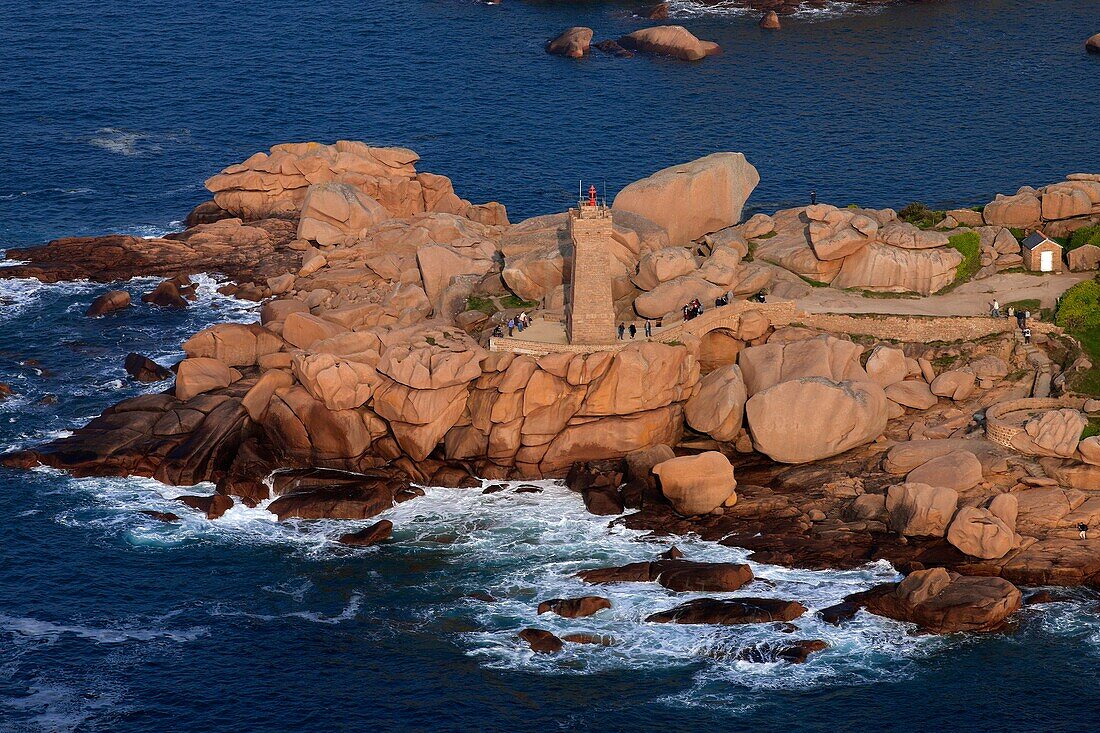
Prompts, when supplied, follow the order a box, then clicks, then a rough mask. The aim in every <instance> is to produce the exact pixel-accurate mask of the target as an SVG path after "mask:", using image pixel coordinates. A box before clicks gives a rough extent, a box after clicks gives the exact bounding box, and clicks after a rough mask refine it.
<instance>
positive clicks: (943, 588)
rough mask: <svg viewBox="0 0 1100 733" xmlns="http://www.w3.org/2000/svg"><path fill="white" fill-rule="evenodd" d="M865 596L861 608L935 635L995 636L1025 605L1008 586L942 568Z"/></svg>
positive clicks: (993, 579)
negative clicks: (981, 633)
mask: <svg viewBox="0 0 1100 733" xmlns="http://www.w3.org/2000/svg"><path fill="white" fill-rule="evenodd" d="M862 595H863V597H862V599H861V603H863V604H864V605H865V606H866V608H867V610H868V611H870V612H871V613H874V614H877V615H879V616H886V617H888V618H892V619H896V620H898V621H908V622H911V623H914V624H916V625H917V626H918V627H920V628H921V629H922V630H923V631H929V632H932V633H936V634H952V633H955V632H959V631H995V630H997V629H998V628H1000V627H1001V625H1002V624H1003V623H1004V622H1005V620H1006V619H1007V618H1008V617H1009V616H1011V615H1012V614H1013V613H1015V612H1016V611H1017V610H1018V609H1019V608H1020V606H1021V604H1022V600H1023V596H1022V595H1021V593H1020V591H1019V590H1018V589H1017V588H1016V586H1014V585H1013V584H1012V583H1009V582H1008V581H1007V580H1004V579H1002V578H987V577H968V576H963V575H959V574H958V573H952V572H949V571H947V570H944V569H943V568H934V569H932V570H920V571H917V572H914V573H911V574H910V575H909V576H908V577H907V578H906V579H905V580H903V581H902V582H901V583H887V584H885V585H881V586H876V587H874V588H872V589H871V590H870V591H867V592H866V593H865V594H862Z"/></svg>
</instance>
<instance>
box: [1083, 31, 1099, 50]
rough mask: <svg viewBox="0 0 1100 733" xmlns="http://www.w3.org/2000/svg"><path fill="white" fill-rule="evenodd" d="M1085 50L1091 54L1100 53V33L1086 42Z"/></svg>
mask: <svg viewBox="0 0 1100 733" xmlns="http://www.w3.org/2000/svg"><path fill="white" fill-rule="evenodd" d="M1085 50H1086V51H1088V52H1089V53H1100V33H1097V34H1096V35H1095V36H1092V37H1091V38H1089V39H1088V40H1087V41H1085Z"/></svg>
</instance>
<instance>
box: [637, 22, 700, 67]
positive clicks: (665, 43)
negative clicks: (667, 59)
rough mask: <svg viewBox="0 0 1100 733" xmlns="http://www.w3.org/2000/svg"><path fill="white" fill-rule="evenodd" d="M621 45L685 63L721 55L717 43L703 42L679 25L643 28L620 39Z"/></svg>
mask: <svg viewBox="0 0 1100 733" xmlns="http://www.w3.org/2000/svg"><path fill="white" fill-rule="evenodd" d="M619 45H621V46H623V47H624V48H628V49H631V50H633V51H644V52H646V53H655V54H660V55H662V56H672V57H674V58H678V59H683V60H684V61H699V60H701V59H704V58H706V57H707V56H714V55H715V54H718V53H721V49H720V48H719V47H718V44H717V43H713V42H711V41H701V40H699V39H698V38H696V37H695V36H694V35H692V33H691V31H689V30H688V29H687V28H684V27H683V26H679V25H663V26H657V27H655V28H643V29H642V30H638V31H634V32H633V33H630V34H627V35H625V36H623V37H622V38H620V39H619Z"/></svg>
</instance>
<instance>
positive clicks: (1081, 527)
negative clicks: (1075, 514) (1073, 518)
mask: <svg viewBox="0 0 1100 733" xmlns="http://www.w3.org/2000/svg"><path fill="white" fill-rule="evenodd" d="M1077 532H1078V533H1079V534H1080V535H1081V539H1083V540H1087V539H1088V538H1089V526H1088V525H1087V524H1085V523H1084V522H1078V523H1077Z"/></svg>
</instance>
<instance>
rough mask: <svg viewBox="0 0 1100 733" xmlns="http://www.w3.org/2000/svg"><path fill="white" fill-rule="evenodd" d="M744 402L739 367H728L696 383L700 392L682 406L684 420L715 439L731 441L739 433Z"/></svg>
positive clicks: (743, 413)
mask: <svg viewBox="0 0 1100 733" xmlns="http://www.w3.org/2000/svg"><path fill="white" fill-rule="evenodd" d="M746 399H747V395H746V390H745V381H744V379H743V378H742V377H741V368H740V367H738V366H737V365H736V364H730V365H728V366H724V367H721V368H719V369H715V370H714V371H712V372H711V373H710V374H708V375H706V376H705V377H703V378H702V379H701V380H699V391H698V392H697V393H696V394H695V395H693V396H692V397H691V398H690V399H689V400H688V401H687V402H686V403H685V404H684V419H685V420H687V423H688V425H690V426H691V427H692V428H693V429H695V430H698V431H699V432H701V433H707V434H708V435H710V437H712V438H714V439H715V440H720V441H726V442H732V441H734V440H736V439H737V436H738V434H740V432H741V424H742V422H743V419H744V415H745V400H746Z"/></svg>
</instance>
